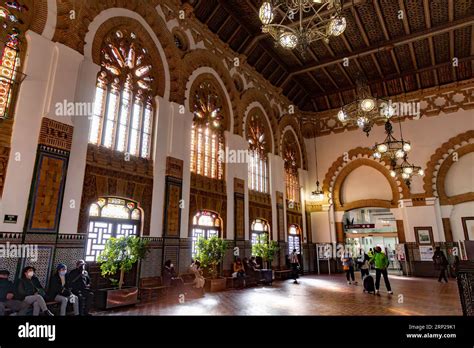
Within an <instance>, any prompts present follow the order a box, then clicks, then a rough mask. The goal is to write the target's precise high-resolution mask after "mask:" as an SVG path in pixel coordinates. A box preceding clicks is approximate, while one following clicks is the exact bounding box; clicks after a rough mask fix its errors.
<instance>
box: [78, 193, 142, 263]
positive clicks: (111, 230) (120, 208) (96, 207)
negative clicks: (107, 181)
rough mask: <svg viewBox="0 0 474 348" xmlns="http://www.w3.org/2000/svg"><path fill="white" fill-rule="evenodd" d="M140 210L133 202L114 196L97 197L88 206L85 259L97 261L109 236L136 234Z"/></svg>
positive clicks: (139, 221) (138, 226) (139, 220)
mask: <svg viewBox="0 0 474 348" xmlns="http://www.w3.org/2000/svg"><path fill="white" fill-rule="evenodd" d="M140 223H141V211H140V209H138V208H137V204H136V203H135V202H132V201H129V200H126V199H123V198H116V197H108V198H99V199H98V200H97V202H96V203H92V204H91V205H90V207H89V225H88V234H87V244H86V261H92V262H95V261H97V258H98V257H99V255H100V253H101V252H102V250H104V248H105V244H106V243H107V241H108V240H109V239H110V238H111V237H117V238H118V237H122V236H130V235H134V236H138V235H139V231H140Z"/></svg>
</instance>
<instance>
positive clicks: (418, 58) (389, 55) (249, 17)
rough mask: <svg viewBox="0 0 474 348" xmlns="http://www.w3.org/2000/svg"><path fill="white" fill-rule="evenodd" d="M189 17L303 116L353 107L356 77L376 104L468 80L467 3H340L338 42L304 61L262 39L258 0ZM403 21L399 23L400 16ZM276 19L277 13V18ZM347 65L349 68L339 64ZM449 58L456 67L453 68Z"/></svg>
mask: <svg viewBox="0 0 474 348" xmlns="http://www.w3.org/2000/svg"><path fill="white" fill-rule="evenodd" d="M186 2H188V3H190V4H191V5H192V6H193V8H194V14H195V16H196V17H197V18H198V19H199V20H200V21H201V22H202V23H204V24H206V25H207V26H208V27H209V29H210V30H211V31H213V32H214V33H216V34H217V35H218V36H219V37H220V39H221V40H222V41H223V42H225V43H227V44H228V45H229V46H230V47H231V48H232V49H233V50H234V51H235V52H237V53H239V54H244V55H245V56H247V61H248V63H249V64H251V65H252V66H253V67H254V68H255V69H256V70H257V71H258V72H259V73H260V74H262V75H263V76H264V77H265V78H266V79H267V80H268V81H270V82H271V83H272V84H273V85H274V86H276V87H280V88H282V90H283V94H284V95H286V96H287V97H288V99H290V100H291V101H292V102H293V103H294V104H295V105H297V106H298V107H299V108H300V109H301V110H303V111H323V110H327V109H331V108H337V107H340V106H341V105H343V104H346V103H349V102H351V101H353V98H354V96H355V79H356V77H357V76H358V75H359V74H361V73H362V74H363V75H365V76H366V77H367V79H368V80H369V84H370V87H371V90H372V94H373V95H374V96H376V97H382V96H392V95H398V94H403V93H408V92H413V91H416V90H419V89H424V88H429V87H433V86H440V85H443V84H447V83H452V82H455V81H460V80H465V79H469V78H472V77H473V76H474V38H473V31H474V0H343V6H344V11H343V13H344V16H345V18H346V20H347V28H346V31H345V32H344V34H343V35H341V36H339V37H335V38H331V40H330V42H329V44H326V43H324V42H323V41H317V42H315V43H313V44H312V45H311V46H310V48H309V49H308V51H307V52H306V54H304V55H301V54H300V53H299V52H297V51H291V50H286V49H283V48H281V47H277V46H275V44H274V41H273V39H272V38H271V37H270V36H269V35H268V34H263V33H262V32H261V23H260V20H259V18H258V8H259V7H260V5H261V3H262V0H186ZM400 10H401V11H402V13H404V14H405V15H404V16H403V18H401V19H399V11H400ZM280 15H281V14H280ZM344 58H349V66H347V67H346V66H343V59H344ZM453 58H457V59H458V62H459V65H458V67H456V68H454V67H453V66H452V60H453Z"/></svg>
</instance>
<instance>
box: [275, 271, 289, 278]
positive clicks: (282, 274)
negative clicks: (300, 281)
mask: <svg viewBox="0 0 474 348" xmlns="http://www.w3.org/2000/svg"><path fill="white" fill-rule="evenodd" d="M291 272H292V271H291V269H281V270H278V271H275V279H280V280H284V279H289V278H290V277H291Z"/></svg>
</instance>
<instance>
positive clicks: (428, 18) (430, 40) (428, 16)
mask: <svg viewBox="0 0 474 348" xmlns="http://www.w3.org/2000/svg"><path fill="white" fill-rule="evenodd" d="M423 11H424V13H425V25H426V27H427V28H428V29H431V11H430V2H429V0H423ZM428 45H429V47H430V58H431V65H435V64H436V55H435V50H434V44H433V37H432V36H431V37H429V38H428ZM433 77H434V79H435V85H438V84H439V78H438V71H437V70H433Z"/></svg>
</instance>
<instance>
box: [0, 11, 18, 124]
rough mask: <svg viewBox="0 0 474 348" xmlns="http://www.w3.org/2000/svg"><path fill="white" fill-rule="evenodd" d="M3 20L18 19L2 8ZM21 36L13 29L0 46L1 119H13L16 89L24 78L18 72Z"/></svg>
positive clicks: (5, 26) (0, 16)
mask: <svg viewBox="0 0 474 348" xmlns="http://www.w3.org/2000/svg"><path fill="white" fill-rule="evenodd" d="M1 18H5V20H7V21H13V19H12V18H14V19H16V17H15V16H14V15H13V14H10V11H9V10H8V9H6V8H4V7H0V19H1ZM3 28H4V29H6V28H8V25H7V23H4V26H3ZM19 35H20V33H19V31H18V30H17V29H16V28H12V30H11V32H10V34H8V35H7V42H6V43H2V44H1V45H0V49H1V56H0V119H6V118H9V117H12V114H13V112H12V110H13V108H12V105H13V99H14V97H15V87H16V86H17V85H18V83H20V82H21V80H22V78H23V77H24V75H23V74H21V73H20V72H19V71H18V67H19V66H20V54H19Z"/></svg>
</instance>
